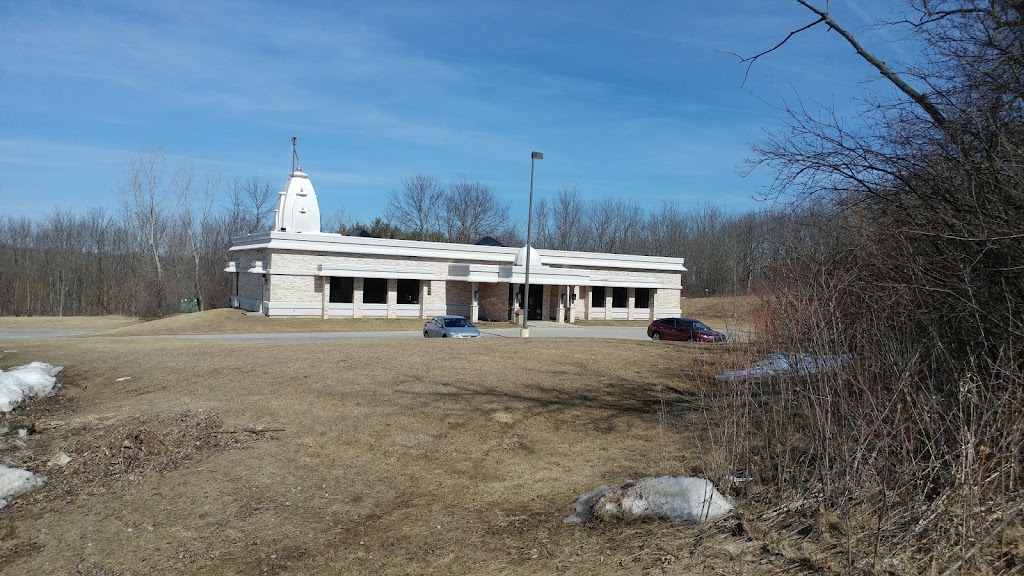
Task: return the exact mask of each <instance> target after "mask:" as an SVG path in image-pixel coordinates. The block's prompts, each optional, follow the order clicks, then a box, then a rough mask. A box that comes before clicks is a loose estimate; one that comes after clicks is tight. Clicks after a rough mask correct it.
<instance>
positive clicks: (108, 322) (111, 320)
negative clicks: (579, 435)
mask: <svg viewBox="0 0 1024 576" xmlns="http://www.w3.org/2000/svg"><path fill="white" fill-rule="evenodd" d="M138 321H139V320H138V319H136V318H129V317H127V316H0V329H4V330H92V331H95V332H101V331H104V330H113V329H116V328H122V327H124V326H130V325H132V324H135V323H137V322H138Z"/></svg>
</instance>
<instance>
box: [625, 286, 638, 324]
mask: <svg viewBox="0 0 1024 576" xmlns="http://www.w3.org/2000/svg"><path fill="white" fill-rule="evenodd" d="M635 306H636V288H626V320H632V319H633V308H634V307H635Z"/></svg>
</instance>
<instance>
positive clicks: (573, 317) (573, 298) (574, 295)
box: [569, 286, 580, 324]
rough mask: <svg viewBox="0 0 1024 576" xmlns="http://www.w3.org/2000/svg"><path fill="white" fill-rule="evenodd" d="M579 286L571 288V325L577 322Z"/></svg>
mask: <svg viewBox="0 0 1024 576" xmlns="http://www.w3.org/2000/svg"><path fill="white" fill-rule="evenodd" d="M579 289H580V287H579V286H569V324H573V323H574V322H576V300H577V299H578V298H579V296H577V294H579Z"/></svg>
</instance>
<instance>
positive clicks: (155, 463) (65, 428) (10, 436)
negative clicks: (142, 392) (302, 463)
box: [0, 406, 272, 500]
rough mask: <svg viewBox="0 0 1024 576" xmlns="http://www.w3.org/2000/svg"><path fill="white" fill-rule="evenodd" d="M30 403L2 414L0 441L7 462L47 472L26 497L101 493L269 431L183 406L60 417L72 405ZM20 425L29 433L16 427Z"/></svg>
mask: <svg viewBox="0 0 1024 576" xmlns="http://www.w3.org/2000/svg"><path fill="white" fill-rule="evenodd" d="M43 408H48V409H40V408H37V407H29V408H27V409H26V410H24V411H19V412H18V413H16V414H15V415H7V416H5V417H4V418H0V429H3V428H6V429H7V432H5V433H4V434H3V435H0V446H4V448H5V449H4V451H3V458H4V460H5V461H6V463H7V464H9V465H11V466H15V467H18V468H26V469H31V470H34V471H38V472H41V473H43V474H45V475H46V477H47V483H46V487H45V488H43V489H41V490H37V491H35V492H33V493H32V494H30V495H29V496H28V497H26V498H29V499H35V500H49V499H53V498H65V499H67V498H73V497H75V496H78V495H79V494H82V493H89V492H102V491H105V490H109V489H111V488H113V487H115V486H117V485H119V484H122V483H125V482H141V481H142V480H143V479H144V477H145V476H146V475H147V474H151V473H161V472H168V471H171V470H175V469H177V468H179V467H181V466H183V465H185V464H187V463H188V462H190V461H192V460H193V459H195V458H196V457H198V456H200V455H203V454H207V453H210V452H215V451H219V450H229V449H236V448H241V447H243V446H246V445H248V444H251V443H252V442H254V441H256V440H259V439H265V438H268V437H270V436H271V435H272V433H265V432H262V431H261V430H257V429H253V428H243V429H240V430H236V429H227V428H225V427H224V426H223V423H222V422H221V418H220V417H219V416H218V415H217V414H213V413H209V412H203V411H185V412H180V413H178V414H172V415H162V414H159V415H153V416H126V417H121V418H117V419H115V420H113V421H108V422H104V421H102V420H98V419H88V420H81V419H77V420H76V419H72V420H60V419H55V417H60V416H62V415H63V414H67V413H69V412H70V411H69V412H63V414H62V412H59V411H54V410H53V409H52V407H48V406H44V407H43ZM19 430H23V431H25V432H26V433H25V434H24V435H22V434H19Z"/></svg>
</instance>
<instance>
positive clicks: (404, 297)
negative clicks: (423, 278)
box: [398, 280, 420, 304]
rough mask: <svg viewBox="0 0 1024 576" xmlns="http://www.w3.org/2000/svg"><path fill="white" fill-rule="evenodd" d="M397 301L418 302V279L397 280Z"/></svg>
mask: <svg viewBox="0 0 1024 576" xmlns="http://www.w3.org/2000/svg"><path fill="white" fill-rule="evenodd" d="M398 303H399V304H419V303H420V281H419V280H399V281H398Z"/></svg>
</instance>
